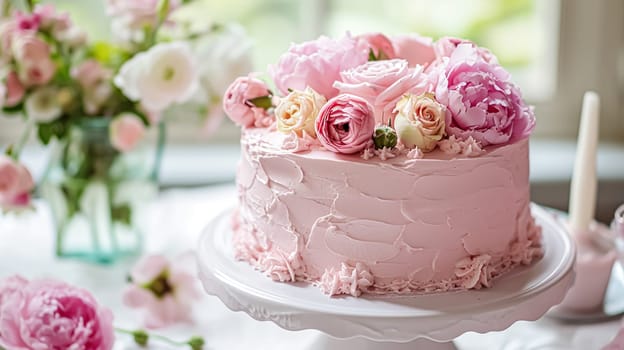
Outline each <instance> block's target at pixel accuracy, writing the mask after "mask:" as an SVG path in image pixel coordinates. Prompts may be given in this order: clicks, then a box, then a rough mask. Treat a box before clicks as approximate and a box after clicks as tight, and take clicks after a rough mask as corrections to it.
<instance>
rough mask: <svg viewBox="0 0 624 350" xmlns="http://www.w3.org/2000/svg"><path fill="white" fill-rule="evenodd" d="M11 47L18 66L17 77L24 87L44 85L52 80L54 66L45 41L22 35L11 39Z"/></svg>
mask: <svg viewBox="0 0 624 350" xmlns="http://www.w3.org/2000/svg"><path fill="white" fill-rule="evenodd" d="M11 46H12V48H13V56H14V58H15V61H16V62H17V65H18V75H19V78H20V80H21V81H22V83H24V85H26V86H32V85H44V84H46V83H48V82H49V81H50V79H52V77H53V76H54V73H55V72H56V66H55V65H54V62H53V61H52V58H51V56H50V47H49V46H48V44H46V43H45V41H43V40H41V39H39V38H38V37H36V36H34V35H30V34H24V35H18V36H16V37H15V38H13V40H12V42H11Z"/></svg>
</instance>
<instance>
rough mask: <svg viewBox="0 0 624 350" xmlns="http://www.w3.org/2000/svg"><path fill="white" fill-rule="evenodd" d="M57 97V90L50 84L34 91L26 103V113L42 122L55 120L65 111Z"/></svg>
mask: <svg viewBox="0 0 624 350" xmlns="http://www.w3.org/2000/svg"><path fill="white" fill-rule="evenodd" d="M57 97H58V94H57V90H56V89H54V88H52V87H49V86H48V87H43V88H39V89H37V90H35V91H33V92H32V93H31V94H30V95H28V97H26V102H25V103H24V108H25V110H26V114H27V115H28V117H29V118H33V119H34V120H35V121H37V122H40V123H47V122H51V121H53V120H55V119H56V118H58V117H60V116H61V114H62V113H63V110H62V108H61V105H60V104H59V100H58V98H57Z"/></svg>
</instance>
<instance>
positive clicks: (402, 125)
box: [394, 93, 446, 152]
mask: <svg viewBox="0 0 624 350" xmlns="http://www.w3.org/2000/svg"><path fill="white" fill-rule="evenodd" d="M395 111H396V112H397V113H398V114H397V116H396V118H395V119H394V129H395V130H396V131H397V135H398V136H399V140H400V141H401V143H402V144H403V145H404V146H405V147H407V148H414V147H418V148H419V149H420V150H422V151H423V152H429V151H432V150H433V149H434V148H435V146H436V144H437V142H438V141H440V139H442V136H444V126H445V123H444V117H445V113H446V112H445V107H444V106H443V105H441V104H440V103H438V102H437V101H436V100H435V98H434V96H433V95H432V94H429V93H425V94H424V95H420V96H416V95H413V94H407V95H405V96H403V97H402V98H401V99H400V100H399V102H397V104H396V108H395Z"/></svg>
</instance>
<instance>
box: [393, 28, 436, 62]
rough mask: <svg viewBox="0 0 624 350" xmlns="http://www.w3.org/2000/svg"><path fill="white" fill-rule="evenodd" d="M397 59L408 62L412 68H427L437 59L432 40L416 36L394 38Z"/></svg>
mask: <svg viewBox="0 0 624 350" xmlns="http://www.w3.org/2000/svg"><path fill="white" fill-rule="evenodd" d="M392 43H393V44H394V50H395V52H396V57H397V58H402V59H404V60H407V62H408V63H409V66H410V67H415V66H416V65H421V66H427V65H428V64H430V63H431V62H433V61H434V60H435V58H436V55H435V51H434V49H433V44H432V40H431V38H428V37H422V36H419V35H415V34H407V35H405V34H404V35H395V36H393V37H392Z"/></svg>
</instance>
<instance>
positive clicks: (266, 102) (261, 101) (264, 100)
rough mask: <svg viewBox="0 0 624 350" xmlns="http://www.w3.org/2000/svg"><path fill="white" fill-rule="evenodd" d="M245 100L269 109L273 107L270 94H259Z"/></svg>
mask: <svg viewBox="0 0 624 350" xmlns="http://www.w3.org/2000/svg"><path fill="white" fill-rule="evenodd" d="M247 101H248V102H249V103H251V104H252V105H254V106H256V107H259V108H264V109H269V108H271V107H273V101H272V100H271V96H260V97H256V98H252V99H251V100H247Z"/></svg>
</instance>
